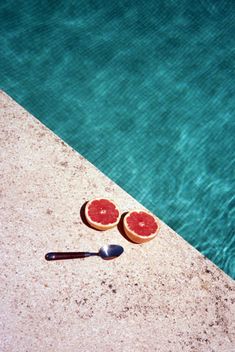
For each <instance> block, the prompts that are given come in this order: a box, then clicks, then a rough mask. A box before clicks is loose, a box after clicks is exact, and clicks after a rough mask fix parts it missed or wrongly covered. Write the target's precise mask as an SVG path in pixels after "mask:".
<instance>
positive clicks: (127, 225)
mask: <svg viewBox="0 0 235 352" xmlns="http://www.w3.org/2000/svg"><path fill="white" fill-rule="evenodd" d="M123 226H124V231H125V234H126V235H127V237H128V238H129V239H130V240H131V241H133V242H135V243H144V242H148V241H150V240H152V239H153V238H154V237H155V236H156V235H157V234H158V232H159V229H160V225H159V221H158V219H157V218H156V217H155V216H154V215H153V214H151V213H149V212H147V211H145V210H133V211H130V212H129V213H127V214H126V215H125V217H124V221H123Z"/></svg>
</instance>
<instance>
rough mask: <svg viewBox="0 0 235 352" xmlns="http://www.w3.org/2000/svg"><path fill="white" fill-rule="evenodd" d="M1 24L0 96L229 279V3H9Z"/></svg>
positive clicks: (232, 86)
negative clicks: (56, 137) (46, 128)
mask: <svg viewBox="0 0 235 352" xmlns="http://www.w3.org/2000/svg"><path fill="white" fill-rule="evenodd" d="M16 4H17V5H16ZM49 4H50V6H49ZM0 19H1V26H0V40H1V49H0V50H1V56H0V85H1V88H2V89H3V90H5V91H6V92H7V93H9V94H10V95H11V96H12V97H14V98H15V99H16V100H17V101H18V102H19V103H21V104H22V105H23V106H24V107H25V108H27V109H28V110H29V111H30V112H32V113H33V114H34V115H35V116H37V117H38V118H39V119H40V120H41V121H42V122H43V123H45V124H46V125H47V126H49V127H50V128H51V129H52V130H54V131H55V132H56V133H57V134H58V135H60V136H61V137H62V138H63V139H64V140H66V141H67V142H68V143H69V144H70V145H72V146H73V147H74V148H75V149H76V150H78V151H79V152H80V153H81V154H83V155H84V156H85V157H86V158H88V159H89V160H90V161H91V162H93V163H94V164H95V165H96V166H97V167H98V168H100V169H101V170H102V171H103V172H104V173H105V174H107V175H108V176H109V177H111V178H112V179H113V180H115V181H116V182H117V183H118V184H119V185H121V186H122V187H123V188H124V189H126V190H127V191H128V192H129V193H131V194H132V195H133V196H134V197H136V198H137V199H138V200H139V201H140V202H142V203H143V204H144V205H145V206H147V207H148V208H149V209H151V210H152V211H153V212H154V213H156V214H157V215H158V216H159V217H160V218H162V219H163V220H164V221H165V222H166V223H167V224H169V225H170V226H171V227H172V228H173V229H175V230H176V231H177V232H178V233H179V234H181V235H182V236H183V237H184V238H185V239H186V240H187V241H189V242H190V243H191V244H192V245H194V246H195V247H196V248H197V249H199V250H200V251H201V252H202V253H203V254H204V255H206V256H207V257H209V258H210V259H211V260H212V261H214V262H215V263H216V264H217V265H218V266H219V267H220V268H222V269H223V270H224V271H225V272H227V273H228V274H229V275H230V276H232V277H235V194H234V190H235V157H234V150H235V124H234V121H235V117H234V114H235V25H234V24H235V2H234V1H233V0H231V1H229V0H227V1H226V0H224V1H223V2H222V1H212V0H199V1H197V2H196V1H186V0H174V1H172V0H168V1H147V2H144V1H131V0H129V1H113V2H111V4H110V2H105V1H95V0H94V1H88V0H86V1H85V0H83V1H67V2H65V1H64V2H62V1H55V2H53V1H51V2H49V1H48V2H47V1H44V2H37V1H33V2H28V1H18V2H17V3H15V2H14V1H13V0H8V1H5V2H1V5H0Z"/></svg>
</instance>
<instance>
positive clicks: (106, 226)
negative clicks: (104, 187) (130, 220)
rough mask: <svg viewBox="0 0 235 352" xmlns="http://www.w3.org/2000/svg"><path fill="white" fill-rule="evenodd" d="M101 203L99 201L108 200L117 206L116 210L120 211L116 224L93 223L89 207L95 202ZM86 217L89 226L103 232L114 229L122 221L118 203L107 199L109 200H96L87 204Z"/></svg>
mask: <svg viewBox="0 0 235 352" xmlns="http://www.w3.org/2000/svg"><path fill="white" fill-rule="evenodd" d="M96 200H97V201H99V200H107V201H108V202H110V203H112V204H113V205H114V206H115V209H116V210H117V211H118V217H117V220H116V221H115V222H112V223H110V224H101V223H99V222H96V221H93V220H92V219H91V218H90V215H89V214H88V211H89V206H90V205H91V203H92V202H94V201H96ZM85 217H86V220H87V222H88V224H89V225H90V226H91V227H93V228H95V229H96V230H101V231H105V230H108V229H111V228H113V227H115V226H116V225H117V224H118V223H119V221H120V218H121V213H120V211H119V209H118V207H117V205H116V203H115V202H114V201H112V200H110V199H107V198H94V199H91V200H90V201H89V202H87V203H86V206H85Z"/></svg>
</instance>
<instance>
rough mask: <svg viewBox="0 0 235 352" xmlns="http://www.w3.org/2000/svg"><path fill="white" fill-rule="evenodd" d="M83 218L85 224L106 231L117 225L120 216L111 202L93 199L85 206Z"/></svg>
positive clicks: (103, 199)
mask: <svg viewBox="0 0 235 352" xmlns="http://www.w3.org/2000/svg"><path fill="white" fill-rule="evenodd" d="M85 216H86V220H87V222H88V223H89V224H90V225H91V226H92V227H94V228H95V229H98V230H107V229H110V228H112V227H114V226H116V225H117V224H118V222H119V220H120V216H121V214H120V211H119V209H118V207H117V205H116V204H115V203H114V202H113V201H111V200H109V199H105V198H95V199H92V200H90V201H89V202H88V203H87V204H86V207H85Z"/></svg>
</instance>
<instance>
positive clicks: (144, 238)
mask: <svg viewBox="0 0 235 352" xmlns="http://www.w3.org/2000/svg"><path fill="white" fill-rule="evenodd" d="M140 212H141V213H145V214H148V215H150V216H151V217H152V218H153V219H154V220H155V222H156V224H157V229H156V231H155V232H154V233H152V234H151V235H149V236H142V235H139V234H137V233H136V232H135V231H133V230H131V229H130V227H129V225H128V223H127V220H128V217H129V216H131V215H132V213H140ZM123 227H124V231H125V234H126V236H127V237H128V238H129V239H130V240H131V241H132V242H134V243H138V244H141V243H146V242H149V241H151V240H153V239H154V238H155V237H156V236H157V234H158V233H159V230H160V223H159V220H158V218H157V217H156V216H154V215H153V214H152V213H150V212H148V211H146V210H143V209H140V210H132V211H129V212H128V213H127V214H126V215H125V217H124V219H123Z"/></svg>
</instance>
